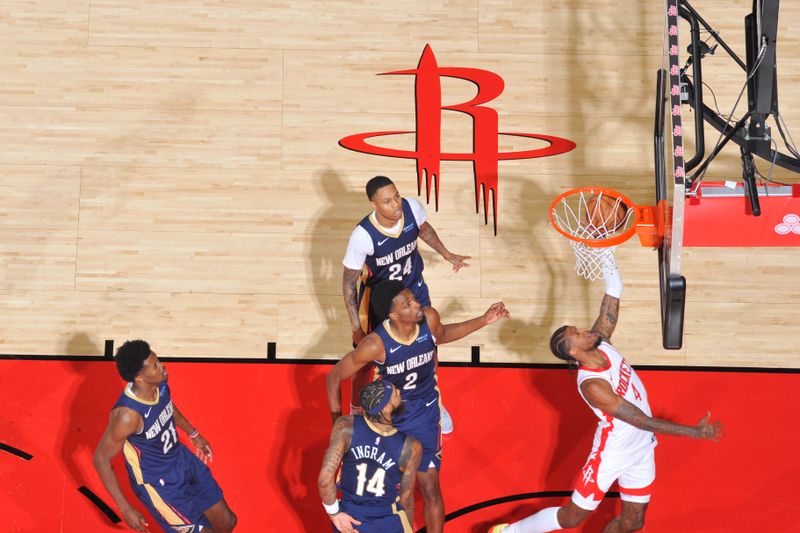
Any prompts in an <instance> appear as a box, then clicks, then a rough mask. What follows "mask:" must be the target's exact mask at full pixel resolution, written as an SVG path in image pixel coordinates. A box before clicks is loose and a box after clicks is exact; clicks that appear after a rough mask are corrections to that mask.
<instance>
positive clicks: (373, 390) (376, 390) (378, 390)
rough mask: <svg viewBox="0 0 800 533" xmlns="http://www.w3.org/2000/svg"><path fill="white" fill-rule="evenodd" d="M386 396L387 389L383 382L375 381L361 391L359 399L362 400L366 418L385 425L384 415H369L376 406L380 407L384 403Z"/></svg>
mask: <svg viewBox="0 0 800 533" xmlns="http://www.w3.org/2000/svg"><path fill="white" fill-rule="evenodd" d="M384 394H385V388H384V386H383V381H381V380H375V381H371V382H369V383H367V384H366V385H364V387H363V388H362V389H361V394H359V399H360V400H361V407H363V408H364V416H365V417H367V418H369V419H370V420H372V421H374V422H379V423H385V422H386V420H385V419H384V417H383V413H378V414H376V415H371V414H369V411H371V410H372V409H373V408H374V407H375V406H376V405H379V404H380V403H381V401H383V395H384Z"/></svg>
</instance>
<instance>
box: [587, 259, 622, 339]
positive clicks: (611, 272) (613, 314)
mask: <svg viewBox="0 0 800 533" xmlns="http://www.w3.org/2000/svg"><path fill="white" fill-rule="evenodd" d="M603 281H604V282H605V286H606V292H605V294H604V295H603V301H602V303H601V304H600V314H599V315H598V316H597V320H595V322H594V325H593V326H592V331H594V332H595V333H597V334H598V335H600V337H601V338H604V339H611V334H612V333H614V330H615V329H616V327H617V320H618V319H619V299H620V297H621V296H622V278H621V277H620V274H619V270H618V269H617V265H616V263H614V262H613V261H610V262H608V263H606V264H604V265H603Z"/></svg>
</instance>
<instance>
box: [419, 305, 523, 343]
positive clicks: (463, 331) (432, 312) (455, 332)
mask: <svg viewBox="0 0 800 533" xmlns="http://www.w3.org/2000/svg"><path fill="white" fill-rule="evenodd" d="M509 316H511V314H510V313H509V312H508V309H506V306H505V304H504V303H503V302H497V303H494V304H492V305H491V306H489V309H487V310H486V312H485V313H483V314H482V315H481V316H476V317H475V318H471V319H469V320H465V321H464V322H456V323H453V324H442V321H441V317H440V316H439V313H438V311H436V309H434V308H432V307H429V308H427V309H425V318H426V320H427V321H428V325H429V326H430V328H431V332H432V333H433V335H434V336H435V337H436V344H446V343H448V342H453V341H457V340H459V339H462V338H464V337H466V336H467V335H469V334H470V333H473V332H475V331H478V330H479V329H481V328H482V327H484V326H488V325H489V324H493V323H495V322H497V321H498V320H500V319H501V318H508V317H509Z"/></svg>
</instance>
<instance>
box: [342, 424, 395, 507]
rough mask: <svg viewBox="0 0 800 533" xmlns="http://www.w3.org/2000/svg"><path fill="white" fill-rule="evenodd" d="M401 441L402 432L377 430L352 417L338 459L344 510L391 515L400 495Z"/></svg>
mask: <svg viewBox="0 0 800 533" xmlns="http://www.w3.org/2000/svg"><path fill="white" fill-rule="evenodd" d="M405 441H406V436H405V434H403V433H400V432H399V431H398V430H397V429H394V428H393V429H391V430H390V431H381V430H380V429H378V428H376V427H375V426H373V425H372V424H370V423H369V421H368V420H367V419H365V418H364V417H363V416H354V417H353V436H352V437H351V438H350V448H349V449H348V450H347V454H346V455H345V456H344V457H343V459H342V479H341V488H342V503H343V504H344V509H350V510H351V511H355V514H357V515H360V516H363V517H375V518H377V517H380V516H383V515H391V514H392V504H395V503H396V502H397V501H398V498H399V496H400V480H401V479H402V477H403V473H402V472H401V471H400V453H401V452H402V451H403V444H404V443H405ZM395 509H397V507H395Z"/></svg>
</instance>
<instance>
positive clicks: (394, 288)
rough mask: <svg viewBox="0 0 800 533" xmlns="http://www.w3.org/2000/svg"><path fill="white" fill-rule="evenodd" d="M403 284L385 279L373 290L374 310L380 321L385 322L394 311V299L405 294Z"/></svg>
mask: <svg viewBox="0 0 800 533" xmlns="http://www.w3.org/2000/svg"><path fill="white" fill-rule="evenodd" d="M404 289H405V287H404V286H403V282H401V281H397V280H394V279H385V280H383V281H381V282H380V283H378V284H377V285H375V287H374V288H373V289H372V298H371V302H372V310H373V311H374V312H375V316H376V317H378V320H380V321H381V322H383V321H384V320H386V319H387V318H388V317H389V313H390V312H391V311H392V301H393V300H394V297H395V296H397V295H398V294H400V293H401V292H403V290H404Z"/></svg>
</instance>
